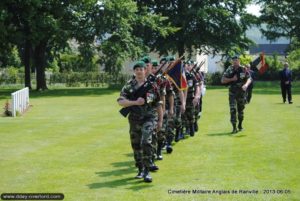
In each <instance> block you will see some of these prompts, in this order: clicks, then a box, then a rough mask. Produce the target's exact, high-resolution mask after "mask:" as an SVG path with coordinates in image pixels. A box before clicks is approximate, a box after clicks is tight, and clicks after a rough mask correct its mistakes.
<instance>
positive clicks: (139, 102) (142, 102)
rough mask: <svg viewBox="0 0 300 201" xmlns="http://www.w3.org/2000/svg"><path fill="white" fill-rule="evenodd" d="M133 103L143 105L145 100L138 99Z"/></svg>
mask: <svg viewBox="0 0 300 201" xmlns="http://www.w3.org/2000/svg"><path fill="white" fill-rule="evenodd" d="M135 102H136V105H144V104H145V99H144V98H141V97H139V98H138V99H137V100H136V101H135Z"/></svg>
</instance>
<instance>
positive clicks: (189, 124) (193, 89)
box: [183, 61, 200, 136]
mask: <svg viewBox="0 0 300 201" xmlns="http://www.w3.org/2000/svg"><path fill="white" fill-rule="evenodd" d="M192 67H194V66H193V62H191V61H188V62H187V63H186V64H185V75H186V80H187V84H188V90H187V97H186V110H185V112H184V115H183V121H184V124H185V127H186V133H187V134H189V135H190V136H194V134H195V127H194V126H195V106H196V105H197V104H199V100H200V86H199V82H198V81H197V80H196V78H195V76H194V75H193V74H192V72H191V68H192Z"/></svg>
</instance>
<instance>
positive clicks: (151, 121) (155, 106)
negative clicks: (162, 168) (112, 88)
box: [117, 61, 162, 182]
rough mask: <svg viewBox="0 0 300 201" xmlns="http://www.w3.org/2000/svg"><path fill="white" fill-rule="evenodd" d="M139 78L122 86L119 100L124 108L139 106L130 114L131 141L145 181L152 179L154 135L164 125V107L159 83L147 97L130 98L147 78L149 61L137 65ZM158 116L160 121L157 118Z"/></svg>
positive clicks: (141, 176)
mask: <svg viewBox="0 0 300 201" xmlns="http://www.w3.org/2000/svg"><path fill="white" fill-rule="evenodd" d="M133 70H134V74H135V77H134V78H132V79H131V80H129V81H128V82H127V83H126V84H125V86H124V87H123V88H122V90H121V93H120V97H119V98H118V100H117V101H118V103H119V105H121V106H122V107H130V106H135V107H136V108H137V109H135V110H131V112H130V113H129V117H128V120H129V126H130V130H129V133H130V141H131V146H132V149H133V153H134V160H135V165H136V167H137V168H138V174H137V175H136V178H144V181H145V182H152V177H151V175H150V174H149V170H150V167H151V165H152V144H151V143H152V135H153V132H154V129H155V127H157V130H160V128H161V126H162V106H161V102H160V97H159V93H158V91H157V87H156V86H155V84H153V85H152V87H151V89H150V90H149V91H148V92H147V94H146V95H145V97H136V99H134V100H132V99H130V98H131V97H132V94H134V92H135V91H136V90H137V89H138V88H139V87H141V86H143V84H144V83H145V82H146V81H147V80H146V71H145V63H144V62H143V61H139V62H137V63H136V64H134V66H133ZM157 113H158V114H159V115H158V121H156V118H157Z"/></svg>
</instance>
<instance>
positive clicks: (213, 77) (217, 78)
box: [205, 72, 222, 85]
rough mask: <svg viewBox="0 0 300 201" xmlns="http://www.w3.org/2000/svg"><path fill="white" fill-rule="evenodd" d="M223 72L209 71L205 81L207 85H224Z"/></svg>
mask: <svg viewBox="0 0 300 201" xmlns="http://www.w3.org/2000/svg"><path fill="white" fill-rule="evenodd" d="M221 78H222V73H221V72H215V73H208V74H206V75H205V83H206V84H207V85H222V84H221Z"/></svg>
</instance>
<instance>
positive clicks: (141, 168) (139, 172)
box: [135, 167, 144, 179]
mask: <svg viewBox="0 0 300 201" xmlns="http://www.w3.org/2000/svg"><path fill="white" fill-rule="evenodd" d="M143 177H144V168H143V167H139V171H138V174H137V175H136V176H135V178H136V179H141V178H143Z"/></svg>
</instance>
